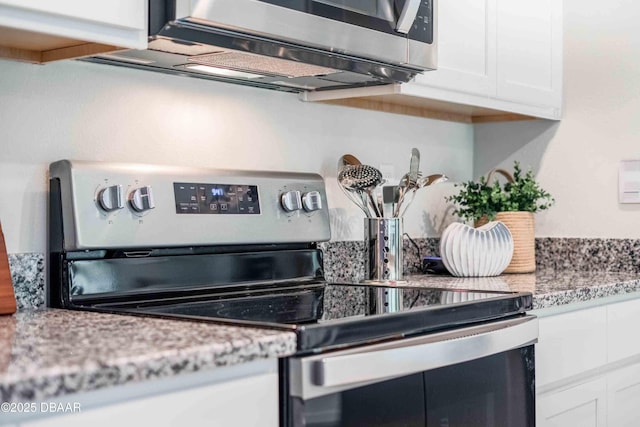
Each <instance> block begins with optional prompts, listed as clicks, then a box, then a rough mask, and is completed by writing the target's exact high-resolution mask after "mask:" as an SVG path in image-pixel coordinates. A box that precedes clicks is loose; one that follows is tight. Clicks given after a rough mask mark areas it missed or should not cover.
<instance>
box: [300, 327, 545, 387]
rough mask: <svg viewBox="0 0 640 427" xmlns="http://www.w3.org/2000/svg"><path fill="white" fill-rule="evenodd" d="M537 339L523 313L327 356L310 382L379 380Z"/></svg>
mask: <svg viewBox="0 0 640 427" xmlns="http://www.w3.org/2000/svg"><path fill="white" fill-rule="evenodd" d="M537 340H538V319H537V318H536V317H535V316H524V317H520V318H517V319H512V320H507V321H501V322H494V323H491V324H486V325H481V326H474V327H470V328H464V329H458V330H455V331H450V332H443V333H438V334H431V335H426V336H423V337H418V338H410V339H407V340H400V341H396V342H394V343H386V344H378V345H374V346H369V347H365V348H361V349H354V350H351V351H349V350H346V351H344V352H342V353H346V354H342V355H340V354H338V355H335V356H326V357H322V358H320V359H319V360H316V361H313V366H312V369H311V370H310V373H311V376H312V378H311V382H312V383H313V384H314V385H316V386H321V387H341V386H342V387H344V386H348V385H350V384H356V383H371V382H377V381H380V380H384V379H390V378H394V377H399V376H403V375H409V374H413V373H417V372H422V371H428V370H431V369H436V368H440V367H444V366H450V365H454V364H457V363H462V362H467V361H470V360H475V359H480V358H483V357H486V356H491V355H493V354H498V353H502V352H505V351H508V350H512V349H516V348H520V347H524V346H527V345H530V344H533V343H535V342H537ZM376 347H377V348H376ZM342 387H341V388H342ZM349 388H350V387H349Z"/></svg>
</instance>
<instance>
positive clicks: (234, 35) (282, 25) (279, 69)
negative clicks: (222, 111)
mask: <svg viewBox="0 0 640 427" xmlns="http://www.w3.org/2000/svg"><path fill="white" fill-rule="evenodd" d="M436 6H437V5H436V0H149V46H148V49H146V50H129V51H124V52H119V53H116V54H110V55H100V56H97V57H94V58H91V60H93V61H95V62H104V63H112V64H115V65H126V66H132V67H136V68H146V69H154V70H156V71H163V72H172V73H179V74H188V75H192V76H196V77H203V78H212V79H216V80H223V81H231V82H236V83H243V84H250V85H253V86H260V87H266V88H271V89H280V90H287V91H296V92H299V91H305V90H322V89H336V88H346V87H354V86H368V85H379V84H387V83H398V82H405V81H409V80H410V79H411V78H413V76H415V75H416V74H417V73H419V72H422V71H425V70H430V69H434V68H435V67H436V61H437V55H436V52H437V25H436V21H437V20H436V17H437V10H436Z"/></svg>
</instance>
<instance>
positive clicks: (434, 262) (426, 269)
mask: <svg viewBox="0 0 640 427" xmlns="http://www.w3.org/2000/svg"><path fill="white" fill-rule="evenodd" d="M422 272H423V273H430V274H448V275H451V273H449V270H447V268H446V267H445V266H444V263H443V262H442V258H440V257H439V256H426V257H424V258H422Z"/></svg>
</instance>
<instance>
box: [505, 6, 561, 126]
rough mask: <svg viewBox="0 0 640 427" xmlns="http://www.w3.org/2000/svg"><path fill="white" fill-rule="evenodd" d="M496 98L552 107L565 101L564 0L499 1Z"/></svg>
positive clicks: (557, 106)
mask: <svg viewBox="0 0 640 427" xmlns="http://www.w3.org/2000/svg"><path fill="white" fill-rule="evenodd" d="M496 11H497V19H496V21H497V32H496V35H497V43H498V48H497V50H496V52H497V64H496V70H497V72H498V75H497V77H498V78H497V89H498V91H497V97H498V98H499V99H504V100H508V101H515V102H522V103H525V104H531V105H540V106H552V107H555V108H557V109H558V111H557V112H555V113H554V116H556V117H558V118H559V117H560V104H561V101H562V96H561V95H562V91H561V90H562V2H561V1H558V0H540V1H535V2H532V1H526V0H497V9H496Z"/></svg>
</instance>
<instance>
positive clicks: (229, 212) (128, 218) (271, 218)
mask: <svg viewBox="0 0 640 427" xmlns="http://www.w3.org/2000/svg"><path fill="white" fill-rule="evenodd" d="M50 177H51V181H52V189H54V185H59V192H58V193H59V195H58V196H56V197H60V198H61V200H60V202H61V203H60V205H61V206H62V219H63V225H64V226H63V231H64V234H65V235H64V241H65V245H68V248H67V250H85V249H97V248H100V249H103V248H104V249H108V248H121V249H125V248H145V247H150V248H153V247H177V246H192V245H193V246H199V245H206V246H211V245H236V244H276V243H301V242H321V241H326V240H329V239H330V237H331V233H330V228H329V210H328V207H327V199H326V192H325V186H324V180H323V179H322V177H321V176H319V175H317V174H313V173H292V172H269V171H235V170H223V169H196V168H184V167H171V166H155V165H138V164H124V163H101V162H82V161H68V160H62V161H59V162H55V163H52V164H51V165H50ZM54 193H55V192H54V191H52V197H53V196H54Z"/></svg>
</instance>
